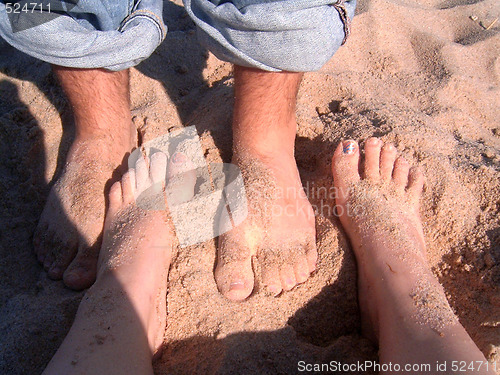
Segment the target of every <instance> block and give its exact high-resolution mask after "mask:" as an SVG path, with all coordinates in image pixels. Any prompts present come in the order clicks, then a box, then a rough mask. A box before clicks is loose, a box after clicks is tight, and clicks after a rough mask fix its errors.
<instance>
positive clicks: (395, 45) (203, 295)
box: [0, 0, 500, 375]
mask: <svg viewBox="0 0 500 375" xmlns="http://www.w3.org/2000/svg"><path fill="white" fill-rule="evenodd" d="M180 4H181V2H180V1H178V0H176V1H175V2H166V3H165V18H166V23H167V24H168V26H169V34H168V35H167V38H166V40H165V42H164V43H163V44H162V45H161V46H160V47H159V48H158V49H157V51H155V53H154V54H153V55H152V56H151V57H150V58H149V59H148V60H146V61H145V62H143V63H142V64H140V65H139V66H137V67H136V68H134V69H132V71H131V90H132V91H131V99H132V113H133V116H134V117H133V121H134V123H135V124H136V126H137V127H138V128H139V129H140V131H141V134H142V135H143V139H144V140H145V141H147V140H150V139H154V138H155V137H158V136H159V135H161V134H164V133H166V132H167V131H169V130H171V128H177V127H181V126H184V125H196V126H197V129H198V132H199V135H200V138H201V141H202V145H203V148H204V153H205V156H206V158H207V161H208V162H219V163H220V162H229V161H230V158H231V154H230V152H231V130H230V129H231V128H230V120H231V114H232V113H231V112H232V100H233V99H232V85H233V79H232V75H231V74H232V72H231V65H230V64H228V63H224V62H222V61H219V60H217V59H216V58H215V57H214V56H213V55H212V54H210V53H209V52H208V51H206V50H205V49H204V48H202V47H201V46H200V45H199V44H198V43H197V40H196V33H195V28H194V25H193V23H192V22H191V20H190V19H189V17H187V14H186V13H185V12H184V10H183V8H182V5H180ZM499 16H500V3H498V1H497V0H479V1H478V0H362V1H360V2H359V5H358V9H357V16H356V17H355V18H354V21H353V25H352V35H351V36H350V38H349V40H348V41H347V43H346V45H345V46H343V47H342V48H341V49H340V50H339V51H338V52H337V54H336V55H335V56H334V57H333V59H332V60H331V61H330V62H329V63H328V64H327V65H326V66H325V67H324V68H323V69H322V70H321V71H319V72H312V73H307V74H306V75H305V78H304V81H303V83H302V86H301V89H300V92H299V97H298V110H297V121H298V137H297V141H296V157H297V162H298V165H299V169H300V173H301V177H302V181H303V183H304V186H305V187H306V190H307V191H308V193H309V196H310V200H311V202H312V203H313V205H315V206H316V207H318V211H319V212H318V215H317V244H318V250H319V264H318V270H317V271H316V272H315V274H314V275H313V276H312V277H311V278H310V280H309V281H308V282H306V283H305V284H302V285H300V286H298V287H297V288H295V289H294V290H292V291H291V292H287V293H284V294H282V295H281V296H279V297H277V298H273V297H270V296H265V295H264V294H263V293H258V291H257V293H254V295H252V297H251V298H249V299H248V300H247V301H245V302H243V303H232V302H229V301H227V300H225V299H224V298H223V297H222V296H221V295H220V294H219V293H218V291H217V288H216V285H215V281H214V278H213V268H214V262H215V251H216V242H215V240H211V241H207V242H205V243H203V244H200V245H196V246H191V247H187V248H184V249H181V250H180V251H179V255H178V257H177V258H176V260H175V261H174V263H173V265H172V267H171V271H170V276H169V279H170V281H169V291H168V298H167V300H168V301H167V303H168V306H167V308H168V315H167V330H166V343H167V345H166V349H165V351H164V353H163V355H162V356H161V358H159V359H158V360H157V361H156V362H155V371H156V373H157V374H192V373H199V374H207V373H218V374H226V373H227V374H235V373H241V374H254V373H259V374H292V373H296V372H297V362H298V361H306V362H309V363H312V362H329V361H331V360H336V361H341V362H343V363H354V362H356V361H365V360H376V359H377V351H376V348H375V347H374V346H373V345H372V344H371V343H370V342H369V341H368V340H366V339H364V338H363V337H362V336H361V335H360V317H359V311H358V304H357V297H356V291H357V288H356V264H355V261H354V255H353V253H352V251H351V249H350V247H349V245H348V242H347V238H346V236H345V234H344V232H343V231H342V229H341V227H340V223H339V222H338V220H337V219H336V218H335V217H334V216H333V215H332V214H331V208H332V206H333V204H334V203H333V201H332V200H331V199H327V197H325V196H324V195H322V193H321V192H324V189H321V188H322V187H325V188H330V187H331V186H332V176H331V171H330V160H331V156H332V154H333V151H334V147H335V146H336V144H337V143H338V142H339V141H340V140H341V139H343V138H352V139H355V140H358V141H362V140H364V139H366V138H367V137H369V136H373V135H374V136H379V137H381V138H382V139H383V140H384V141H391V142H394V144H395V145H396V146H397V148H398V149H399V150H400V152H401V153H402V154H403V155H404V156H405V157H406V158H407V159H408V160H409V161H410V162H412V163H413V164H416V163H419V164H420V165H421V166H422V168H423V170H424V173H425V175H426V187H425V192H424V197H423V202H422V215H423V218H424V229H425V235H426V240H427V244H428V259H429V263H430V264H431V266H432V269H433V271H434V273H435V274H436V276H437V277H438V278H439V280H440V282H441V283H442V284H443V286H444V288H445V290H446V294H447V296H448V299H449V301H450V304H451V306H452V307H453V309H454V310H455V311H456V313H457V315H458V317H459V319H460V322H461V323H462V324H463V325H464V327H465V328H466V329H467V331H468V333H469V334H470V335H471V337H472V338H473V339H474V341H475V342H476V344H477V345H478V347H479V348H480V349H481V351H482V352H483V353H484V355H485V356H486V358H488V359H489V360H490V361H492V362H496V363H497V368H498V369H499V371H498V373H499V374H500V93H499V90H500V88H499V84H500V55H499V51H500V33H499V30H500V21H497V22H496V23H495V24H493V25H492V26H491V27H490V28H489V29H487V28H488V26H490V24H491V23H492V22H493V21H494V20H495V19H498V17H499ZM0 51H1V52H0V195H1V197H2V198H1V203H0V208H1V211H0V213H1V214H0V348H1V350H0V373H1V374H12V375H15V374H39V373H41V372H42V370H43V368H44V367H45V365H46V364H47V363H48V361H49V360H50V358H51V357H52V355H53V354H54V352H55V351H56V349H57V347H58V346H59V345H60V343H61V342H62V340H63V338H64V336H65V335H66V333H67V331H68V329H69V327H70V326H71V322H72V320H73V318H74V315H75V312H76V309H77V307H78V304H79V301H80V299H81V298H82V296H83V293H82V292H73V291H71V290H69V289H67V288H65V287H64V286H63V284H62V282H54V281H51V280H49V279H48V278H47V276H46V273H45V272H44V271H43V269H42V267H41V266H40V265H39V264H38V262H37V260H36V258H35V255H34V253H33V247H32V243H31V241H32V235H33V232H34V229H35V227H36V223H37V220H38V217H39V215H40V213H41V210H42V208H43V205H44V202H45V199H46V197H47V194H48V191H49V189H50V186H51V184H52V181H53V178H54V176H57V173H58V172H59V171H60V168H61V167H62V165H63V164H62V163H63V161H64V157H65V152H66V150H67V146H68V141H69V140H71V136H72V124H71V113H70V110H69V105H68V103H67V102H66V100H65V98H64V96H63V94H62V91H61V89H60V88H59V87H58V85H57V83H56V80H55V78H54V76H53V75H52V73H51V70H50V67H49V65H48V64H45V63H42V62H40V61H37V60H35V59H33V58H31V57H29V56H26V55H24V54H22V53H20V52H18V51H16V50H15V49H13V48H12V47H10V46H8V45H7V44H6V43H5V42H4V41H1V40H0Z"/></svg>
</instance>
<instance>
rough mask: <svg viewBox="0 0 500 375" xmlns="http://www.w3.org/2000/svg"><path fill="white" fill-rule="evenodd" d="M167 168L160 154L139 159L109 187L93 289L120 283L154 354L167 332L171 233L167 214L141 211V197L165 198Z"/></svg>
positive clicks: (152, 199) (164, 159)
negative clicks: (107, 283)
mask: <svg viewBox="0 0 500 375" xmlns="http://www.w3.org/2000/svg"><path fill="white" fill-rule="evenodd" d="M148 164H149V165H148ZM166 170H167V158H166V156H165V154H163V153H161V152H158V153H155V154H153V155H152V157H151V161H150V162H149V161H148V160H145V159H144V158H139V160H138V161H137V163H136V165H135V168H134V169H129V170H128V171H127V172H126V173H125V174H124V175H123V176H122V179H121V181H118V182H116V183H115V184H113V185H112V186H111V189H110V192H109V209H108V212H107V215H106V220H105V222H104V235H103V243H102V247H101V252H100V254H99V263H98V272H97V280H96V284H95V286H94V287H92V289H96V288H101V287H102V282H104V283H106V279H109V278H113V279H116V280H117V281H118V282H119V283H120V284H121V286H122V288H123V290H124V291H125V293H126V294H127V296H128V297H129V299H130V301H131V302H132V304H133V305H134V306H135V308H136V311H137V313H138V316H139V318H140V320H141V321H142V322H143V325H144V327H146V328H147V334H148V340H149V343H150V347H151V350H152V351H153V352H154V351H156V350H157V349H158V347H159V345H160V344H161V343H162V341H163V332H164V330H165V324H166V294H167V278H168V269H169V266H170V260H171V256H172V242H173V237H174V233H173V232H172V228H171V225H170V223H169V222H168V217H167V213H166V211H165V210H163V211H155V210H144V209H143V208H142V207H147V202H144V199H146V200H151V201H158V199H160V200H163V199H164V187H165V181H166ZM155 187H156V189H155ZM158 187H159V188H158ZM139 199H140V200H141V201H140V202H141V204H140V205H139V207H138V205H137V202H139Z"/></svg>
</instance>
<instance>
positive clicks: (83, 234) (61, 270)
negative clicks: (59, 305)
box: [33, 137, 133, 290]
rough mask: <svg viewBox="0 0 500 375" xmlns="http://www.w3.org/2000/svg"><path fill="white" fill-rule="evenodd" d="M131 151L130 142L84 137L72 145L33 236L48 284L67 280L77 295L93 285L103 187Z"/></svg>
mask: <svg viewBox="0 0 500 375" xmlns="http://www.w3.org/2000/svg"><path fill="white" fill-rule="evenodd" d="M132 147H133V144H132V142H122V143H120V142H116V140H113V139H110V140H107V139H103V138H97V139H95V138H84V137H80V138H77V140H75V142H74V143H73V145H72V147H71V149H70V152H69V155H68V160H67V162H66V165H65V167H64V170H63V173H62V175H61V176H60V177H59V179H58V180H57V181H56V183H55V184H54V186H53V187H52V190H51V191H50V194H49V197H48V199H47V203H46V205H45V208H44V210H43V213H42V216H41V218H40V221H39V224H38V227H37V229H36V232H35V235H34V241H33V242H34V247H35V252H36V254H37V256H38V260H39V261H40V262H41V263H42V264H43V266H44V268H45V270H46V271H47V272H48V275H49V277H50V278H52V279H56V280H57V279H61V277H63V278H64V283H65V284H66V285H67V286H68V287H70V288H72V289H75V290H81V289H85V288H88V287H89V286H90V285H92V283H93V282H94V280H95V275H96V264H97V257H98V253H99V246H100V242H101V241H100V236H101V233H102V229H103V222H104V214H105V208H106V204H105V185H106V183H107V182H108V181H109V180H110V179H111V176H112V174H113V171H114V170H115V169H116V168H117V167H118V166H119V165H120V164H121V162H122V160H123V158H124V156H125V155H126V153H127V152H128V151H130V150H131V149H132ZM63 275H64V276H63Z"/></svg>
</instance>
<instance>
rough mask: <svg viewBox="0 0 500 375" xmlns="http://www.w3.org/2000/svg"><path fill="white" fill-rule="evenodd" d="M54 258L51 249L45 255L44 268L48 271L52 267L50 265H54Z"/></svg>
mask: <svg viewBox="0 0 500 375" xmlns="http://www.w3.org/2000/svg"><path fill="white" fill-rule="evenodd" d="M54 260H55V256H54V254H53V253H52V251H50V252H49V253H47V255H45V259H44V261H43V268H44V270H45V271H48V270H49V269H50V267H52V264H53V263H54Z"/></svg>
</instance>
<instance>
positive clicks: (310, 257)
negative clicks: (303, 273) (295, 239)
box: [306, 242, 318, 273]
mask: <svg viewBox="0 0 500 375" xmlns="http://www.w3.org/2000/svg"><path fill="white" fill-rule="evenodd" d="M306 259H307V266H308V267H309V273H311V272H314V271H315V270H316V263H317V262H318V250H317V248H316V242H313V243H311V244H308V245H307V246H306Z"/></svg>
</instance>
